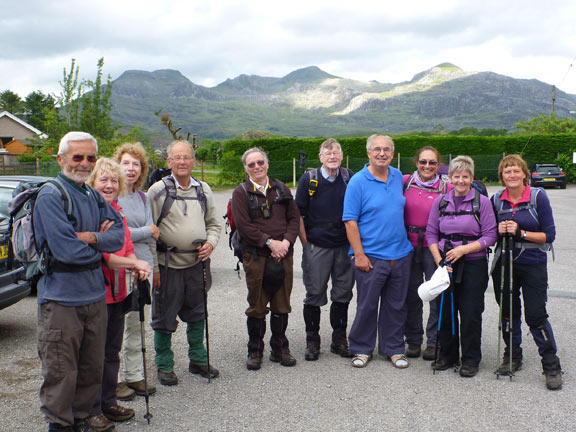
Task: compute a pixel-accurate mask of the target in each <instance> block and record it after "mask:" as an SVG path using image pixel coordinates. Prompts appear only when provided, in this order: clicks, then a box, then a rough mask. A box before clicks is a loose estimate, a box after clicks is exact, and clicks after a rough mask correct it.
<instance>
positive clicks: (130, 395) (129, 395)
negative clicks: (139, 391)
mask: <svg viewBox="0 0 576 432" xmlns="http://www.w3.org/2000/svg"><path fill="white" fill-rule="evenodd" d="M134 396H136V392H135V391H134V390H132V389H131V388H129V387H128V386H127V385H126V383H124V382H119V383H118V385H117V386H116V399H118V400H121V401H129V400H132V399H134Z"/></svg>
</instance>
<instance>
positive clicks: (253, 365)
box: [246, 354, 262, 371]
mask: <svg viewBox="0 0 576 432" xmlns="http://www.w3.org/2000/svg"><path fill="white" fill-rule="evenodd" d="M261 366H262V356H259V355H255V354H248V360H246V369H248V370H253V371H255V370H259V369H260V367H261Z"/></svg>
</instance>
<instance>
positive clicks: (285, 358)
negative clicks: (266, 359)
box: [270, 351, 296, 366]
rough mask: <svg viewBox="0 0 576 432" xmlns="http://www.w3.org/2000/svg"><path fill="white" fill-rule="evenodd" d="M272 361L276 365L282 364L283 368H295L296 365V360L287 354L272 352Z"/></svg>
mask: <svg viewBox="0 0 576 432" xmlns="http://www.w3.org/2000/svg"><path fill="white" fill-rule="evenodd" d="M270 361H271V362H274V363H280V364H281V365H282V366H294V365H295V364H296V359H295V358H294V357H292V356H291V355H290V353H289V352H287V353H276V352H274V351H272V353H271V354H270Z"/></svg>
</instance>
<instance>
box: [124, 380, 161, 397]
mask: <svg viewBox="0 0 576 432" xmlns="http://www.w3.org/2000/svg"><path fill="white" fill-rule="evenodd" d="M126 387H128V388H130V389H131V390H134V391H135V392H136V394H137V395H138V396H145V395H146V388H145V387H146V386H145V385H144V380H140V381H134V382H127V383H126ZM154 393H156V387H154V386H153V385H151V384H150V383H148V396H150V395H151V394H154ZM118 399H120V398H118Z"/></svg>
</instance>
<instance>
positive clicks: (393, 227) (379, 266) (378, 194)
mask: <svg viewBox="0 0 576 432" xmlns="http://www.w3.org/2000/svg"><path fill="white" fill-rule="evenodd" d="M366 152H367V154H368V159H369V163H367V164H366V165H365V166H364V168H363V169H362V170H361V171H359V172H358V173H357V174H356V175H355V176H354V177H352V179H351V180H350V183H349V184H348V188H347V190H346V196H345V197H344V213H343V215H342V220H343V221H344V224H345V226H346V233H347V235H348V241H349V242H350V246H351V248H350V254H351V255H353V257H354V267H355V277H356V289H357V311H356V318H355V319H354V324H353V325H352V329H351V330H350V336H349V340H350V351H351V352H352V354H354V358H353V360H352V366H354V367H365V366H366V365H367V364H368V362H369V361H370V359H371V358H372V352H373V351H374V348H375V346H376V335H378V353H379V354H380V355H382V356H385V357H387V358H388V359H389V360H390V361H391V362H392V364H393V365H394V366H395V367H397V368H406V367H408V360H407V359H406V356H405V355H404V339H403V336H404V335H403V333H404V323H405V321H406V293H407V289H408V279H409V275H410V263H411V258H412V250H413V248H412V245H411V244H410V242H409V241H408V238H407V236H406V229H405V228H404V203H405V198H404V195H403V193H402V183H403V181H402V180H403V179H402V173H401V172H400V171H399V170H397V169H396V168H393V167H391V166H390V163H391V162H392V159H393V157H394V142H393V141H392V139H391V138H390V137H388V136H382V135H372V136H370V137H369V138H368V141H367V143H366Z"/></svg>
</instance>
